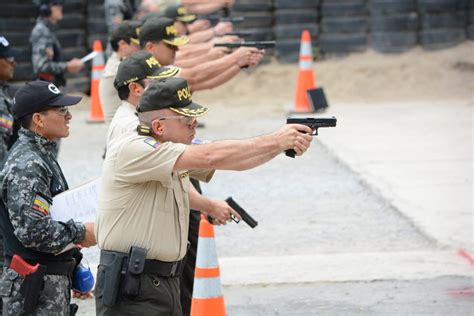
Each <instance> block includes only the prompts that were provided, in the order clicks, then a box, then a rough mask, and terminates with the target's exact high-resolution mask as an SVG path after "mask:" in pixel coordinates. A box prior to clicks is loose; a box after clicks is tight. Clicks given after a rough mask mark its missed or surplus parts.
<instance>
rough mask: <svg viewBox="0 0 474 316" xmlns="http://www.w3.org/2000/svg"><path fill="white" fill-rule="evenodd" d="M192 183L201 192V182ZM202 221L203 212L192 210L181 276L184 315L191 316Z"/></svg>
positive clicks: (192, 181) (193, 181) (192, 180)
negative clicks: (187, 245)
mask: <svg viewBox="0 0 474 316" xmlns="http://www.w3.org/2000/svg"><path fill="white" fill-rule="evenodd" d="M191 183H192V184H193V186H194V187H195V188H196V190H198V192H199V193H202V192H201V186H200V185H199V181H197V180H195V179H192V178H191ZM200 220H201V212H199V211H196V210H191V211H190V213H189V230H188V241H189V249H188V252H187V253H186V263H185V265H184V269H183V274H182V275H181V276H180V279H179V282H180V288H181V308H182V310H183V315H184V316H186V315H189V314H190V313H191V301H192V298H193V286H194V269H195V267H196V255H197V244H198V238H199V222H200Z"/></svg>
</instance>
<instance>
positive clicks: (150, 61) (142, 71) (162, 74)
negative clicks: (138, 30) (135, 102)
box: [114, 51, 180, 90]
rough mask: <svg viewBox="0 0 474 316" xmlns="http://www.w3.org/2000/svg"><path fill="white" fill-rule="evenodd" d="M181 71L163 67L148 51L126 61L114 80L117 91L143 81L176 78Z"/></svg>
mask: <svg viewBox="0 0 474 316" xmlns="http://www.w3.org/2000/svg"><path fill="white" fill-rule="evenodd" d="M179 71H180V69H179V68H177V67H173V66H167V67H162V66H161V65H160V63H159V62H158V61H157V60H156V58H155V57H153V55H152V54H150V53H149V52H146V51H139V52H136V53H133V54H132V55H130V56H128V57H127V58H126V59H124V60H123V61H122V62H121V63H120V65H119V67H118V70H117V75H116V76H115V80H114V87H115V89H117V90H118V89H119V88H121V87H124V86H127V85H128V84H129V83H131V82H134V81H138V80H142V79H162V78H167V77H172V76H175V75H177V74H178V73H179Z"/></svg>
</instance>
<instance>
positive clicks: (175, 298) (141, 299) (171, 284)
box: [95, 265, 181, 316]
mask: <svg viewBox="0 0 474 316" xmlns="http://www.w3.org/2000/svg"><path fill="white" fill-rule="evenodd" d="M103 271H104V270H103V266H102V265H99V268H98V270H97V282H96V287H95V308H96V315H98V316H105V315H109V316H116V315H131V316H137V315H154V316H180V315H181V304H180V302H179V279H178V278H177V277H173V278H164V277H160V276H158V275H155V274H151V273H143V274H142V275H140V289H139V291H138V295H137V296H135V297H128V296H125V295H122V294H119V295H118V298H117V303H116V304H115V305H114V306H112V307H109V306H104V305H103V304H102V295H103V291H104V273H103Z"/></svg>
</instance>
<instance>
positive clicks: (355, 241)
mask: <svg viewBox="0 0 474 316" xmlns="http://www.w3.org/2000/svg"><path fill="white" fill-rule="evenodd" d="M251 93H252V92H249V94H251ZM258 97H261V96H256V97H255V98H256V99H257V98H258ZM245 98H247V99H251V98H252V97H251V96H249V95H245ZM270 100H271V96H267V97H266V98H265V99H264V100H259V102H258V106H255V104H251V103H243V104H242V105H239V106H233V104H231V105H226V104H225V102H226V100H221V101H220V102H216V104H212V111H211V112H210V113H209V115H208V116H207V117H206V118H204V119H203V121H204V122H205V123H206V128H204V129H202V130H199V131H198V135H199V137H200V138H202V139H210V140H215V139H225V138H242V137H249V136H254V135H259V134H263V133H268V132H271V131H273V130H275V129H277V128H278V127H279V126H281V125H282V124H284V122H285V118H286V116H287V114H288V113H287V112H288V110H290V109H291V108H290V107H288V106H281V105H275V104H274V103H273V102H271V101H270ZM329 101H330V107H329V109H328V110H327V111H326V112H325V113H322V114H317V115H316V116H323V117H329V116H333V115H334V116H336V117H337V119H338V125H337V127H335V128H328V129H321V130H320V135H319V136H317V137H316V139H315V140H314V142H313V146H312V148H311V149H310V150H309V151H308V153H307V154H306V155H305V156H303V157H297V158H296V159H294V160H293V159H290V158H287V157H285V156H283V155H281V156H280V157H277V158H276V159H275V160H274V161H272V162H271V163H269V164H267V165H265V166H262V167H259V168H256V169H254V170H250V171H247V172H219V173H217V174H216V176H215V179H213V182H211V183H210V184H207V185H205V186H204V193H205V194H206V195H209V196H214V197H219V198H226V197H227V196H233V197H234V198H235V199H236V201H238V202H239V203H240V204H241V205H242V206H244V207H245V208H246V209H247V211H248V212H249V213H251V214H252V215H253V216H254V217H255V218H256V219H257V220H258V221H259V226H257V228H255V229H254V230H251V229H250V228H249V227H247V226H245V224H243V223H241V224H239V225H235V224H229V225H227V226H226V227H219V228H216V236H217V237H216V242H217V251H218V254H219V264H220V268H221V282H222V284H223V291H224V294H225V299H226V305H227V307H228V310H227V311H228V313H229V315H319V314H326V315H354V314H355V315H359V314H360V315H425V314H430V315H469V314H471V315H474V307H473V303H472V297H473V296H474V282H473V280H474V237H473V226H474V216H473V207H472V206H473V205H472V203H473V202H472V196H473V195H472V193H473V186H472V178H473V165H472V148H473V135H474V133H473V132H474V129H473V118H474V116H473V106H474V96H472V97H471V98H468V99H465V98H463V99H455V97H453V98H452V99H451V98H449V99H443V100H437V101H423V100H418V101H413V102H407V101H403V102H377V103H362V102H360V103H346V102H331V99H329ZM73 114H74V115H75V118H74V120H73V122H72V125H71V137H70V138H69V139H66V140H64V142H63V144H62V146H63V147H62V149H61V153H60V163H61V165H62V166H63V169H64V172H65V175H66V177H67V178H68V180H69V181H70V184H71V185H72V186H74V185H77V184H79V183H81V182H84V181H86V180H89V179H90V178H92V177H94V176H97V175H98V174H99V173H100V167H101V158H100V156H101V154H102V148H103V145H104V141H103V139H102V138H101V137H99V136H102V135H105V127H104V125H100V124H98V125H95V124H92V125H87V124H85V121H86V118H87V115H88V114H87V112H86V111H84V110H83V109H81V108H79V109H78V111H76V112H75V113H73ZM311 116H313V115H311ZM85 253H86V257H87V258H88V259H89V261H90V263H91V266H92V267H93V268H94V267H95V265H96V264H97V259H98V258H97V249H96V248H93V249H88V250H86V251H85ZM80 304H81V308H80V312H79V314H80V315H93V314H94V306H93V301H85V302H81V303H80Z"/></svg>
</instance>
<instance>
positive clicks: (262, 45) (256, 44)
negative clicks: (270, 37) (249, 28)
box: [214, 41, 276, 49]
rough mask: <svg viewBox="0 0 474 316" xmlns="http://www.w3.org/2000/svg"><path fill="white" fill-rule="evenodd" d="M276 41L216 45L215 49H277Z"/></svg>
mask: <svg viewBox="0 0 474 316" xmlns="http://www.w3.org/2000/svg"><path fill="white" fill-rule="evenodd" d="M275 44H276V42H275V41H259V42H231V43H215V44H214V47H227V48H239V47H256V48H258V49H265V48H272V47H275Z"/></svg>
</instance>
